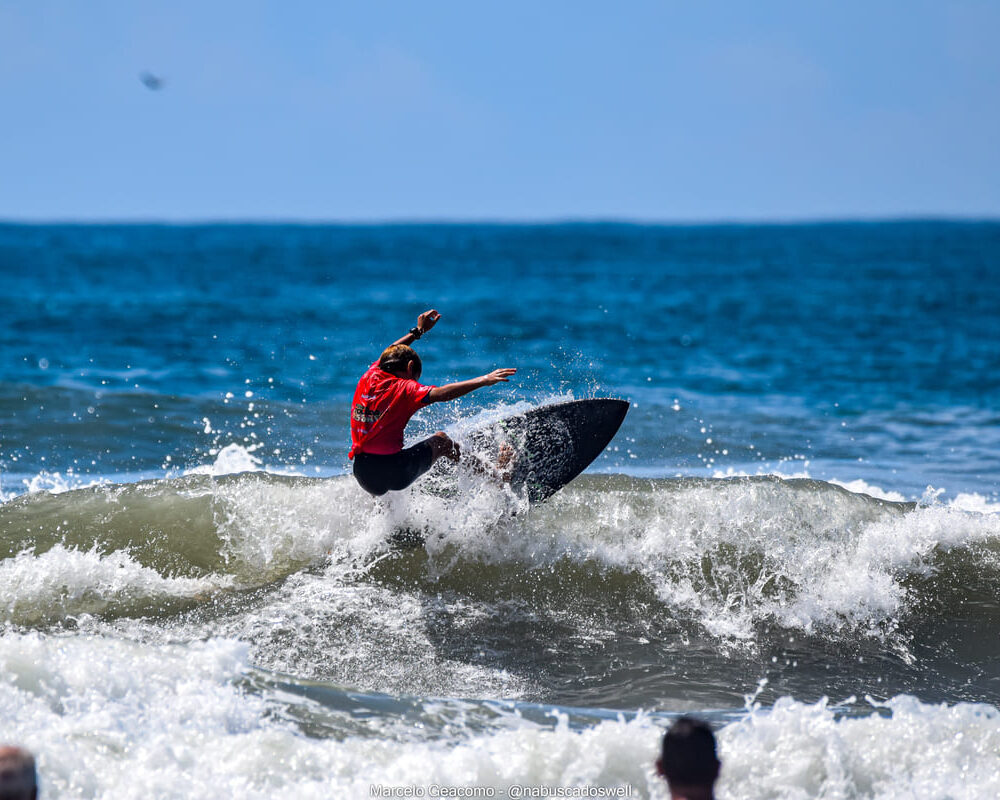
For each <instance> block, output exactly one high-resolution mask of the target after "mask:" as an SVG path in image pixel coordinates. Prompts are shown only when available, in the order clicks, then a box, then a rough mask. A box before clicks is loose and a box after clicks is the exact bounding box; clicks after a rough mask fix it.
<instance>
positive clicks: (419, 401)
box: [348, 309, 517, 497]
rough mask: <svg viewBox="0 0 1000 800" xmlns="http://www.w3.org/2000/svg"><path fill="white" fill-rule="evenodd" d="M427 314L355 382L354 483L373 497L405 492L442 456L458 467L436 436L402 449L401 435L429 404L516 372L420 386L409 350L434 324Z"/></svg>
mask: <svg viewBox="0 0 1000 800" xmlns="http://www.w3.org/2000/svg"><path fill="white" fill-rule="evenodd" d="M439 319H441V315H440V314H439V313H438V312H437V311H435V310H434V309H431V310H430V311H425V312H424V313H423V314H421V315H420V316H419V317H417V325H416V327H414V328H411V329H410V332H409V333H408V334H406V336H404V337H402V338H401V339H398V340H397V341H395V342H393V343H392V344H391V345H389V346H388V347H387V348H386V349H385V350H384V351H383V352H382V355H381V356H380V357H379V360H378V361H376V362H375V363H374V364H372V365H371V366H370V367H369V368H368V371H367V372H366V373H365V374H364V375H362V376H361V380H360V381H358V388H357V389H356V390H355V392H354V400H353V402H352V403H351V451H350V453H349V454H348V457H349V458H352V459H354V477H355V478H357V480H358V483H359V484H361V488H362V489H364V490H365V491H366V492H368V493H370V494H373V495H375V496H376V497H377V496H380V495H383V494H385V493H386V492H388V491H399V490H401V489H405V488H406V487H407V486H409V485H410V484H411V483H413V482H414V481H415V480H416V479H417V478H419V477H420V476H421V475H423V474H424V473H425V472H427V470H429V469H430V468H431V465H432V464H433V463H434V462H435V461H437V460H438V459H439V458H440V457H441V456H445V457H446V458H450V459H451V460H452V461H458V459H459V449H458V445H457V444H456V443H455V442H453V441H452V440H451V438H450V437H449V436H448V435H447V434H446V433H445V432H444V431H438V432H437V433H435V434H434V435H433V436H429V437H428V438H426V439H424V440H423V441H422V442H418V443H417V444H415V445H413V447H407V448H406V449H405V450H404V449H403V429H404V428H405V427H406V423H407V422H409V421H410V417H412V416H413V415H414V414H415V413H417V411H419V410H420V409H421V408H423V407H424V406H428V405H430V404H431V403H441V402H444V401H445V400H454V399H455V398H457V397H461V396H462V395H465V394H468V393H469V392H472V391H475V390H476V389H481V388H482V387H483V386H492V385H493V384H495V383H500V382H501V381H504V382H506V381H508V380H509V379H510V376H511V375H513V374H514V373H515V372H517V370H516V369H495V370H493V372H490V373H489V374H487V375H481V376H480V377H478V378H471V379H470V380H467V381H459V382H458V383H449V384H446V385H445V386H425V385H422V384H420V383H418V381H419V380H420V373H421V369H422V366H421V363H420V356H418V355H417V354H416V352H415V351H414V350H413V348H412V347H410V345H411V344H412V343H413V342H414V341H415V340H417V339H419V338H420V337H421V336H423V335H424V334H425V333H427V331H429V330H430V329H431V328H433V327H434V325H435V324H437V321H438V320H439Z"/></svg>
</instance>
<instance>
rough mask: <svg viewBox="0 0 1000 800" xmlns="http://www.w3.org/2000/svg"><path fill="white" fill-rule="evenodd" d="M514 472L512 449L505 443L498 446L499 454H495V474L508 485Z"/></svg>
mask: <svg viewBox="0 0 1000 800" xmlns="http://www.w3.org/2000/svg"><path fill="white" fill-rule="evenodd" d="M513 471H514V448H513V447H511V446H510V445H509V444H507V442H504V443H503V444H501V445H500V452H499V453H498V454H497V472H498V473H500V479H501V480H502V481H503V482H504V483H510V476H511V473H513Z"/></svg>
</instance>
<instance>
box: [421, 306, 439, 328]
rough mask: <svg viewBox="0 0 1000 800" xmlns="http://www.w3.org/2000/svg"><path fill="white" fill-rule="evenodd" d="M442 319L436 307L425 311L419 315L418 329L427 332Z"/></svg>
mask: <svg viewBox="0 0 1000 800" xmlns="http://www.w3.org/2000/svg"><path fill="white" fill-rule="evenodd" d="M439 319H441V315H440V314H439V313H438V312H437V310H436V309H433V308H432V309H431V310H430V311H425V312H424V313H423V314H421V315H420V316H419V317H417V329H418V330H419V331H420V332H421V333H427V331H429V330H430V329H431V328H433V327H434V326H435V325H436V324H437V321H438V320H439Z"/></svg>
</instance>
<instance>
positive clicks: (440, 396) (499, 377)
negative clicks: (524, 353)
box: [427, 368, 517, 403]
mask: <svg viewBox="0 0 1000 800" xmlns="http://www.w3.org/2000/svg"><path fill="white" fill-rule="evenodd" d="M515 372H517V370H516V369H510V368H505V369H495V370H493V372H490V373H489V374H487V375H480V376H479V377H478V378H470V379H469V380H467V381H458V382H457V383H446V384H445V385H444V386H435V387H434V388H433V389H431V390H430V392H429V393H428V395H427V402H428V403H442V402H444V401H445V400H454V399H455V398H456V397H461V396H462V395H463V394H468V393H469V392H474V391H475V390H476V389H482V388H483V387H484V386H492V385H493V384H495V383H500V382H501V381H503V382H504V383H506V382H507V381H509V380H510V376H511V375H513V374H514V373H515Z"/></svg>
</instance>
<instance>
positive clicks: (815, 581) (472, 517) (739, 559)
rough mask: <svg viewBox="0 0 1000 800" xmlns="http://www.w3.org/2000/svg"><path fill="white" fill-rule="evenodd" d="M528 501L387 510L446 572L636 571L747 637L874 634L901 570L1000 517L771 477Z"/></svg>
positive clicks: (886, 623)
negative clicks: (497, 568) (777, 627)
mask: <svg viewBox="0 0 1000 800" xmlns="http://www.w3.org/2000/svg"><path fill="white" fill-rule="evenodd" d="M866 488H871V487H866ZM865 494H868V492H865ZM970 507H976V508H978V509H984V510H985V509H989V511H988V513H984V512H983V511H981V510H977V511H968V510H965V509H966V508H970ZM513 511H517V512H518V515H517V516H514V517H512V516H511V513H512V512H513ZM524 511H525V509H524V508H522V507H520V506H519V505H518V503H517V498H516V497H511V495H510V494H509V492H505V491H504V490H503V489H501V488H499V487H496V486H491V485H490V484H489V483H488V482H486V481H481V482H480V484H479V485H478V486H474V487H472V488H470V489H468V490H467V491H464V492H463V494H462V497H461V500H460V501H451V500H449V499H448V498H441V497H436V496H432V495H426V494H421V493H419V492H417V491H415V490H414V491H411V492H410V493H403V494H400V495H398V496H396V497H395V498H394V499H393V501H392V512H391V514H392V519H393V521H394V524H396V525H399V526H402V527H407V526H413V527H416V528H418V529H421V528H422V529H423V530H425V531H426V532H427V533H428V540H427V544H426V549H427V551H428V553H429V554H430V556H431V559H432V561H431V568H432V569H436V570H438V571H440V572H447V571H448V570H450V569H451V568H452V567H453V566H454V564H455V563H457V560H458V559H475V560H481V561H483V562H486V563H504V562H517V563H519V564H522V565H525V566H527V567H529V568H549V567H551V565H553V564H554V563H555V562H557V561H559V560H560V559H566V558H568V559H571V560H573V561H578V562H581V561H590V562H597V563H599V564H603V565H605V566H606V567H609V568H615V569H620V570H624V571H627V572H636V571H637V572H640V573H641V574H643V575H644V576H645V577H646V578H647V579H648V580H649V581H650V582H651V583H652V585H653V586H654V587H655V588H656V590H657V592H658V594H659V596H660V598H661V599H662V600H663V602H664V603H666V604H668V605H669V606H671V607H673V608H676V609H679V610H682V611H683V610H686V611H687V613H689V614H691V615H693V616H694V617H695V618H696V619H697V620H699V621H700V622H701V624H702V625H703V626H704V627H705V628H706V629H707V630H709V631H710V632H712V633H713V634H715V635H718V636H721V637H726V638H734V639H746V640H750V639H753V637H754V636H755V626H756V624H757V623H760V622H764V621H775V622H778V623H779V624H781V625H783V626H785V627H788V628H792V629H798V630H803V631H806V632H815V631H817V630H820V629H837V630H840V629H844V630H856V631H860V632H863V633H866V634H870V635H882V634H884V633H886V632H888V631H891V630H892V629H893V628H894V626H895V625H896V624H897V622H898V620H899V618H900V616H901V615H902V614H904V613H905V612H906V611H907V610H908V608H909V604H910V597H909V595H908V589H907V588H906V582H907V579H908V578H910V577H912V576H920V575H923V576H927V575H931V574H932V573H933V566H932V562H933V561H934V559H935V558H936V557H937V556H938V555H939V554H940V553H942V552H946V551H949V550H953V549H961V548H967V547H971V546H975V545H978V544H980V543H983V542H986V541H991V540H1000V514H997V513H993V510H992V507H991V506H989V505H988V504H985V503H982V502H976V501H973V500H970V499H968V498H963V500H962V501H957V500H956V501H952V502H950V503H949V504H940V503H937V504H932V505H927V506H919V507H917V508H916V509H913V510H907V509H906V508H904V507H902V506H892V505H885V504H882V503H875V502H873V501H871V500H869V499H866V498H863V497H859V496H855V495H853V494H851V493H849V492H842V491H840V490H838V489H833V488H832V487H829V486H828V487H827V488H826V489H824V488H823V484H822V483H819V482H811V483H809V484H793V483H787V482H784V481H780V480H777V479H774V480H760V479H752V480H731V481H728V480H723V481H710V482H688V483H684V482H678V483H676V484H673V485H669V484H667V483H665V482H658V483H655V484H645V483H643V482H642V481H638V482H636V483H635V486H634V488H630V487H629V485H628V484H627V483H623V484H622V485H620V486H618V485H615V484H609V488H607V489H604V490H597V488H596V484H595V483H589V484H586V485H584V484H580V485H578V486H573V487H569V488H567V489H565V490H563V492H561V493H560V494H558V495H556V496H555V497H553V498H552V499H551V500H550V501H549V502H548V503H547V504H545V505H544V506H540V507H536V508H532V509H530V511H528V512H527V513H523V512H524ZM706 569H708V570H709V571H708V572H706Z"/></svg>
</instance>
